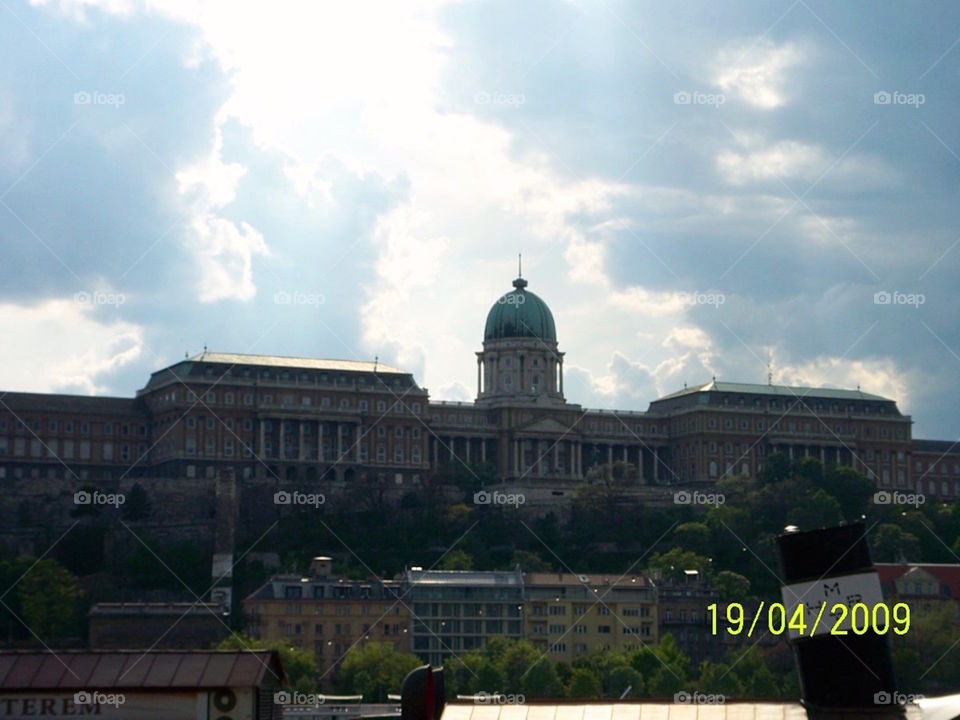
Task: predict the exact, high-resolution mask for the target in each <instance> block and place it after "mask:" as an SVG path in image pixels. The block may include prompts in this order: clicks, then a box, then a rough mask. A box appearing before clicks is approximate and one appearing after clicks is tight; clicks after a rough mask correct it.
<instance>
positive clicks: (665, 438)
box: [0, 277, 960, 498]
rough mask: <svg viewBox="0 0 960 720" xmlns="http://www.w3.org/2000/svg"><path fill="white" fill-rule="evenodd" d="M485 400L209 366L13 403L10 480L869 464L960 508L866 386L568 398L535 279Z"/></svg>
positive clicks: (732, 386) (359, 374)
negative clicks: (599, 403) (224, 472)
mask: <svg viewBox="0 0 960 720" xmlns="http://www.w3.org/2000/svg"><path fill="white" fill-rule="evenodd" d="M476 363H477V395H476V399H475V401H474V402H472V403H464V402H444V401H432V400H431V399H430V397H429V393H428V392H427V390H426V389H425V388H422V387H420V386H419V385H418V384H417V381H416V379H415V378H414V377H413V375H412V374H411V373H409V372H406V371H404V370H402V369H399V368H395V367H391V366H389V365H385V364H383V363H379V362H366V361H356V360H323V359H315V358H291V357H277V356H269V355H241V354H236V353H223V352H206V351H204V352H203V353H201V354H198V355H195V356H193V357H189V358H186V359H184V360H181V361H179V362H176V363H174V364H172V365H170V366H169V367H165V368H163V369H160V370H157V371H156V372H154V373H153V374H152V375H151V376H150V378H149V380H148V381H147V383H146V385H145V386H144V387H143V388H142V389H141V390H139V391H138V392H137V393H136V396H135V397H132V398H116V397H81V396H72V395H59V394H36V393H18V392H6V393H0V481H2V479H3V478H7V477H13V478H56V477H72V478H75V479H77V480H79V481H84V482H96V481H98V480H116V479H118V478H120V477H121V476H122V477H198V478H199V477H207V478H212V477H215V476H216V475H217V473H218V471H219V470H220V469H223V468H226V467H232V468H235V470H236V473H237V477H238V479H240V480H241V481H242V480H243V479H245V478H252V477H258V478H264V477H276V478H280V479H284V480H303V481H308V482H313V481H316V482H321V483H322V482H324V481H331V482H337V483H347V484H349V483H351V482H353V481H356V480H359V479H363V480H366V481H371V480H373V481H376V480H380V481H383V482H386V483H389V484H391V485H401V486H403V485H412V486H415V485H417V484H419V483H420V482H422V481H423V480H424V479H425V478H426V477H427V476H429V475H430V474H431V473H433V472H435V471H437V470H438V469H439V468H441V467H442V466H444V464H446V463H450V462H453V463H457V464H460V463H462V464H463V465H466V466H468V467H470V468H471V469H475V468H477V467H479V466H485V468H486V470H487V472H488V476H493V475H494V474H495V475H496V477H497V478H499V480H500V481H502V482H505V483H513V484H521V485H524V486H527V487H538V486H539V487H544V488H549V487H557V488H563V487H566V486H572V485H574V484H576V483H577V482H579V481H581V480H582V479H583V478H584V477H585V476H586V474H587V473H588V472H589V470H590V469H591V468H593V467H597V466H600V465H612V464H614V463H627V464H629V466H631V468H632V471H633V472H634V473H635V476H636V477H638V479H639V480H640V481H641V482H644V483H653V484H681V483H694V482H705V483H709V482H714V481H716V480H718V479H720V478H721V477H723V476H724V475H728V474H734V475H742V474H746V475H753V474H755V473H757V472H758V471H759V470H760V469H761V468H762V467H763V464H764V461H765V458H766V457H767V456H768V455H770V454H771V453H774V452H783V453H785V454H787V455H789V456H791V457H794V458H799V457H807V456H811V457H814V458H818V459H820V460H822V461H823V462H824V463H827V464H831V463H839V464H845V465H850V466H853V467H855V468H856V469H857V470H860V471H862V472H864V473H866V474H867V475H868V476H870V477H871V478H874V479H875V480H876V482H877V485H878V487H880V488H884V487H888V488H890V489H897V488H902V489H904V490H907V489H909V490H915V491H922V492H923V493H925V494H927V495H933V496H936V497H944V498H956V497H960V448H957V447H954V444H952V443H949V442H944V441H934V440H915V439H913V438H912V436H911V423H912V420H911V418H910V417H909V416H907V415H904V414H902V413H901V412H900V410H899V409H898V408H897V403H896V401H895V400H893V399H890V398H885V397H881V396H878V395H873V394H870V393H867V392H862V391H861V390H859V389H856V390H839V389H829V388H806V387H788V386H783V385H773V384H767V385H764V384H749V383H734V382H721V381H717V380H716V379H714V380H712V381H710V382H707V383H704V384H702V385H698V386H695V387H689V388H684V389H683V390H680V391H678V392H675V393H672V394H670V395H667V396H665V397H662V398H659V399H656V400H653V401H652V402H651V403H650V405H649V408H648V409H647V411H646V412H628V411H617V410H594V409H587V408H583V407H581V406H580V405H577V404H574V403H570V402H568V401H567V400H566V398H565V397H564V385H563V367H564V353H563V352H562V351H561V350H560V345H559V342H558V335H557V329H556V323H555V321H554V317H553V314H552V313H551V311H550V308H549V307H548V306H547V304H546V303H545V302H544V301H543V300H542V299H541V298H540V297H538V296H537V295H536V294H535V293H533V292H531V291H530V290H529V289H528V286H527V281H526V280H525V279H523V278H520V277H518V278H517V279H516V280H514V281H513V288H512V289H511V290H510V291H508V292H507V293H505V294H504V295H503V296H502V297H500V298H499V299H498V300H497V301H496V302H495V303H494V304H493V307H492V308H491V309H490V311H489V313H488V315H487V318H486V324H485V326H484V331H483V341H482V345H481V350H480V351H479V352H477V354H476Z"/></svg>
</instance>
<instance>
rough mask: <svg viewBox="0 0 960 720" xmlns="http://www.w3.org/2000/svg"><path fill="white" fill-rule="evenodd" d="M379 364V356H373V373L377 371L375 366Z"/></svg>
mask: <svg viewBox="0 0 960 720" xmlns="http://www.w3.org/2000/svg"><path fill="white" fill-rule="evenodd" d="M379 362H380V356H379V355H374V356H373V371H374V372H376V371H377V364H378V363H379Z"/></svg>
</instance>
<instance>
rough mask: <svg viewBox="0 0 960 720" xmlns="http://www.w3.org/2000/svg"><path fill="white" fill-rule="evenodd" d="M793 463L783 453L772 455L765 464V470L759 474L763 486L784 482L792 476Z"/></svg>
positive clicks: (758, 477)
mask: <svg viewBox="0 0 960 720" xmlns="http://www.w3.org/2000/svg"><path fill="white" fill-rule="evenodd" d="M792 464H793V461H792V460H790V458H789V457H787V456H786V455H784V454H783V453H772V454H770V455H768V456H767V459H766V460H765V461H764V463H763V469H762V470H761V471H760V472H759V473H757V479H758V480H759V481H760V484H761V485H771V484H773V483H778V482H783V481H784V480H787V479H789V478H790V477H791V476H792V469H791V465H792Z"/></svg>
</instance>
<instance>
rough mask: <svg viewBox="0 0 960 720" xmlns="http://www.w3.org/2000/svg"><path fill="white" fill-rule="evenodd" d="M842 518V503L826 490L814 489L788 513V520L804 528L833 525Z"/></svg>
mask: <svg viewBox="0 0 960 720" xmlns="http://www.w3.org/2000/svg"><path fill="white" fill-rule="evenodd" d="M807 459H809V458H807ZM840 520H841V515H840V503H839V502H837V499H836V498H835V497H833V496H832V495H830V494H829V493H828V492H827V491H826V490H814V492H813V493H812V494H809V495H806V496H805V497H803V498H801V499H800V500H799V502H798V503H797V506H796V507H794V508H793V510H791V511H790V513H789V514H788V515H787V521H788V522H789V523H790V524H791V525H796V526H797V527H799V528H800V529H802V530H815V529H817V528H824V527H833V526H835V525H837V524H839V523H840Z"/></svg>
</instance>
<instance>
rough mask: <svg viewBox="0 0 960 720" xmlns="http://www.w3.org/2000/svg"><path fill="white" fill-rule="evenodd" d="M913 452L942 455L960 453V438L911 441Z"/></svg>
mask: <svg viewBox="0 0 960 720" xmlns="http://www.w3.org/2000/svg"><path fill="white" fill-rule="evenodd" d="M910 449H911V450H912V451H913V452H930V453H939V454H940V455H960V440H917V439H914V440H913V441H911V443H910Z"/></svg>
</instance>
